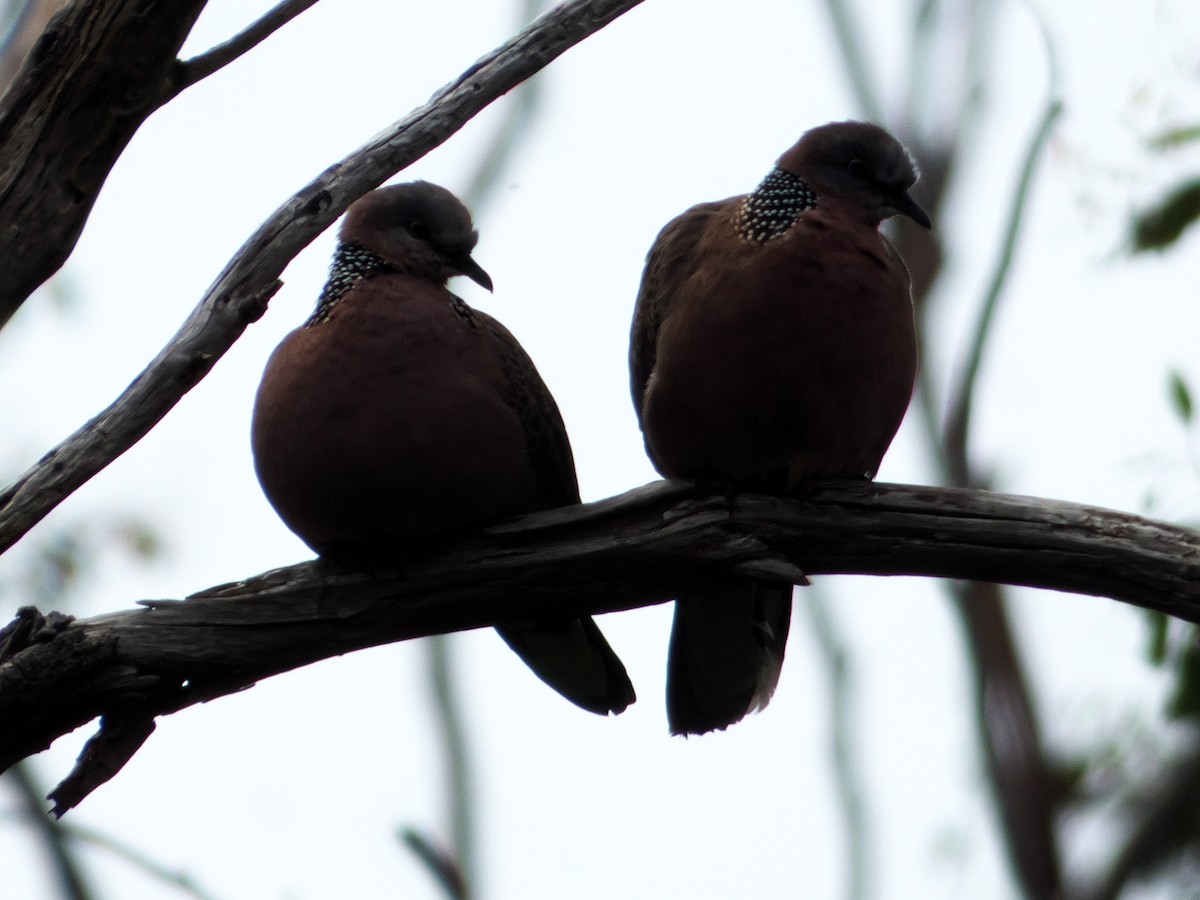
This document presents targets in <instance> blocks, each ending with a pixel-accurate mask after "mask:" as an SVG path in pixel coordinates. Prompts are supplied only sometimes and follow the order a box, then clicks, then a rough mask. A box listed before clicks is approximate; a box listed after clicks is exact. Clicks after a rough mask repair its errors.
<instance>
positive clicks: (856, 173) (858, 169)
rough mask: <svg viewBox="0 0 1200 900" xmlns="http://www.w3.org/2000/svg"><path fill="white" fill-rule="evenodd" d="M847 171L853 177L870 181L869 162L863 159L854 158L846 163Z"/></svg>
mask: <svg viewBox="0 0 1200 900" xmlns="http://www.w3.org/2000/svg"><path fill="white" fill-rule="evenodd" d="M846 171H847V172H849V173H850V176H851V177H852V178H857V179H858V180H859V181H868V180H869V179H870V175H869V174H868V172H867V164H866V163H865V162H863V161H862V160H861V159H852V160H850V162H848V163H846Z"/></svg>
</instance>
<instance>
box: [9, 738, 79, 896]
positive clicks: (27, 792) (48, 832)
mask: <svg viewBox="0 0 1200 900" xmlns="http://www.w3.org/2000/svg"><path fill="white" fill-rule="evenodd" d="M4 778H5V781H7V782H8V784H9V785H10V786H11V787H13V788H14V789H15V790H16V792H17V795H18V797H19V799H20V803H21V818H22V819H23V820H24V821H25V824H27V825H28V826H29V827H30V828H31V829H33V832H34V833H35V834H36V835H37V836H38V837H39V838H40V839H41V841H42V845H43V846H44V847H45V848H46V851H47V853H48V854H49V856H50V859H51V861H52V863H53V869H54V874H55V876H56V878H57V879H58V886H59V891H60V894H61V896H62V897H64V898H65V900H94V898H95V894H93V893H92V891H91V888H89V887H88V885H87V879H86V878H85V877H84V875H83V872H82V871H81V870H80V868H79V860H78V859H76V857H75V854H74V853H73V852H72V850H71V847H70V841H69V831H68V827H67V825H66V824H64V823H62V822H58V821H56V820H54V819H51V818H50V817H49V816H47V815H46V801H45V800H44V799H43V797H44V792H45V790H46V789H45V788H44V787H42V786H41V785H40V784H38V781H37V777H36V776H35V775H34V774H33V767H32V765H31V764H30V763H29V762H28V761H24V762H19V763H17V764H16V765H15V766H13V767H12V768H11V769H9V770H8V771H7V772H5V773H4Z"/></svg>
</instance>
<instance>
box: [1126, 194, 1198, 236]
mask: <svg viewBox="0 0 1200 900" xmlns="http://www.w3.org/2000/svg"><path fill="white" fill-rule="evenodd" d="M1198 218H1200V178H1194V179H1192V180H1191V181H1185V182H1184V183H1183V184H1180V185H1178V186H1177V187H1175V188H1173V189H1172V190H1171V191H1170V192H1169V193H1168V194H1167V196H1166V197H1164V198H1163V199H1162V200H1160V201H1159V202H1158V203H1157V204H1155V205H1154V206H1153V207H1151V208H1150V209H1147V210H1145V211H1144V212H1142V213H1139V214H1138V215H1137V216H1136V217H1135V218H1134V220H1133V252H1134V253H1143V252H1145V251H1147V250H1162V249H1163V248H1165V247H1169V246H1171V244H1173V243H1175V242H1176V241H1177V240H1179V236H1180V235H1181V234H1183V232H1184V230H1185V229H1187V227H1188V226H1189V225H1191V224H1192V223H1193V222H1195V221H1196V220H1197V219H1198Z"/></svg>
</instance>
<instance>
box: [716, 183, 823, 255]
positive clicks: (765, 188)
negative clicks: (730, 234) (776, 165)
mask: <svg viewBox="0 0 1200 900" xmlns="http://www.w3.org/2000/svg"><path fill="white" fill-rule="evenodd" d="M816 208H817V192H816V191H814V190H813V189H812V187H811V186H810V185H809V183H808V182H807V181H805V180H804V179H803V178H801V177H800V176H799V175H796V174H794V173H792V172H785V171H784V170H783V169H773V170H772V171H771V174H769V175H768V176H767V177H766V178H764V179H763V181H762V184H760V185H759V186H758V187H757V188H755V189H754V192H753V193H751V194H748V195H747V196H746V199H745V200H743V201H742V202H741V203H740V204H738V208H737V217H736V218H735V219H734V228H736V229H737V233H738V236H739V237H741V238H742V240H744V241H753V242H756V243H759V244H765V243H766V242H767V241H773V240H776V239H777V238H781V237H783V236H784V235H785V234H787V233H788V231H789V230H790V229H791V227H792V226H793V225H795V224H796V220H797V219H798V218H800V214H801V213H802V212H804V211H805V210H809V209H816Z"/></svg>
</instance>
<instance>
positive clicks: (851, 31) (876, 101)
mask: <svg viewBox="0 0 1200 900" xmlns="http://www.w3.org/2000/svg"><path fill="white" fill-rule="evenodd" d="M825 9H826V10H827V11H828V12H829V20H830V22H831V23H832V24H833V32H834V36H835V37H836V38H837V42H838V46H839V47H840V48H841V51H842V63H843V64H844V65H845V67H846V74H847V75H849V76H850V87H851V89H852V90H853V91H854V100H855V102H856V103H857V104H858V106H859V109H861V110H862V111H863V114H864V115H865V116H866V117H867V118H868V119H869V120H871V121H872V122H883V121H884V120H885V116H884V112H883V102H882V100H881V99H880V96H879V91H878V90H877V89H876V82H875V77H874V73H873V72H871V66H870V63H869V62H868V56H867V53H866V51H865V50H864V49H863V45H862V42H861V41H860V39H859V35H860V34H861V33H862V32H861V29H859V28H858V26H857V25H856V24H855V22H854V14H853V13H852V12H851V11H850V6H849V0H825Z"/></svg>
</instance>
